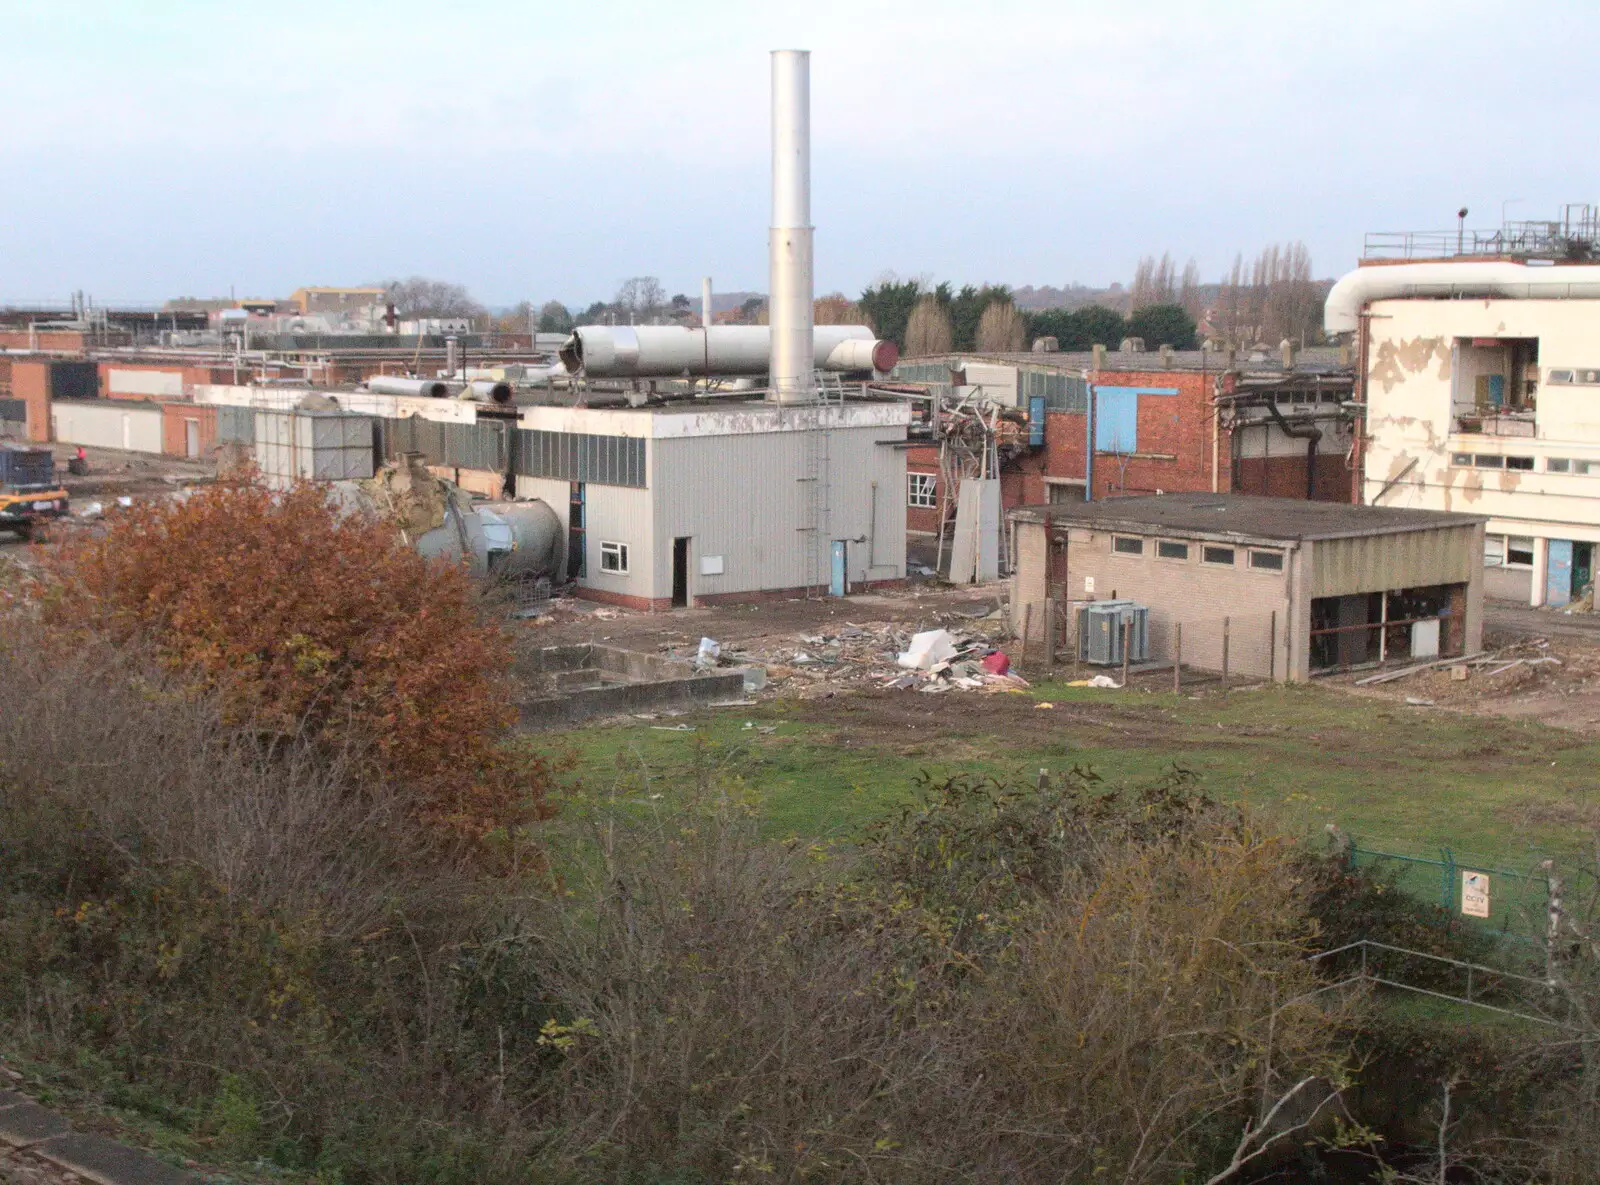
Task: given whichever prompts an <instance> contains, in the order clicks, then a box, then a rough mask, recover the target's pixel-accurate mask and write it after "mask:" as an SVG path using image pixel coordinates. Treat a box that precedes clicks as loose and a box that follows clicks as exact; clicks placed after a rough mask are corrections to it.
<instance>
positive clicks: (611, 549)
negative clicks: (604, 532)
mask: <svg viewBox="0 0 1600 1185" xmlns="http://www.w3.org/2000/svg"><path fill="white" fill-rule="evenodd" d="M600 570H601V571H602V572H619V573H621V572H626V571H627V570H628V545H627V544H626V543H604V542H602V543H601V544H600Z"/></svg>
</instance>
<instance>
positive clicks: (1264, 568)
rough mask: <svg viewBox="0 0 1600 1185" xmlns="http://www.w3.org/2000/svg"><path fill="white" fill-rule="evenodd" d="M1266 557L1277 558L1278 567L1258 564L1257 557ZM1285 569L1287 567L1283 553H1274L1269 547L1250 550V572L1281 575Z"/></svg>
mask: <svg viewBox="0 0 1600 1185" xmlns="http://www.w3.org/2000/svg"><path fill="white" fill-rule="evenodd" d="M1264 555H1270V556H1275V557H1276V558H1277V560H1278V562H1277V564H1276V565H1272V564H1258V563H1256V557H1257V556H1264ZM1284 567H1285V563H1284V556H1283V552H1281V551H1274V550H1273V549H1271V548H1269V547H1252V548H1251V549H1250V570H1251V571H1253V572H1278V573H1281V572H1282V571H1283V570H1284Z"/></svg>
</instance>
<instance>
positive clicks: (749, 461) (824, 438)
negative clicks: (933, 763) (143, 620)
mask: <svg viewBox="0 0 1600 1185" xmlns="http://www.w3.org/2000/svg"><path fill="white" fill-rule="evenodd" d="M308 393H309V392H308V391H306V390H305V389H303V388H302V389H298V390H290V389H282V388H269V387H229V386H206V385H200V386H197V387H196V398H197V400H199V401H200V402H204V403H212V404H216V405H218V425H219V436H220V437H221V438H222V439H224V440H229V441H234V442H236V443H249V442H251V441H252V440H254V439H255V436H256V434H258V433H259V431H260V427H259V424H260V421H259V420H257V419H256V412H257V411H259V410H263V409H275V410H279V411H286V410H288V409H291V408H295V407H298V406H299V405H300V403H301V401H303V400H304V399H305V398H306V396H307V394H308ZM320 394H321V395H323V396H325V397H326V399H327V400H328V401H329V402H330V403H331V404H332V405H334V406H336V407H338V408H340V409H342V410H344V411H347V412H357V413H360V414H362V415H364V416H369V417H371V418H372V420H373V421H374V423H375V425H376V428H377V432H376V449H377V451H378V452H379V453H380V454H381V456H382V457H383V458H384V459H386V460H388V461H391V462H392V461H396V460H398V459H399V458H400V457H401V456H403V455H405V454H407V453H416V454H420V455H421V456H422V457H423V459H424V460H425V461H426V462H427V464H428V465H430V466H432V467H433V468H434V469H435V470H436V471H441V472H443V473H444V474H445V475H446V476H449V477H451V478H452V479H454V480H456V481H458V482H459V483H460V484H461V485H462V486H463V487H464V488H466V489H468V490H469V491H472V492H474V493H478V494H482V495H485V496H488V497H491V498H500V497H502V496H506V491H507V490H508V489H513V490H514V496H515V497H516V498H519V499H520V498H538V499H540V500H542V501H543V502H545V503H546V504H547V505H549V506H550V508H551V509H552V510H554V511H555V512H556V514H557V515H558V516H560V518H561V520H562V524H563V528H564V529H565V531H566V533H567V551H568V575H569V576H570V577H571V578H572V579H573V580H575V581H576V582H577V584H578V586H579V588H580V589H581V590H582V592H583V593H584V595H587V596H590V597H593V598H595V599H597V600H603V601H609V602H613V603H616V604H622V605H629V606H633V607H636V608H644V609H660V608H666V607H669V606H672V605H692V604H695V603H699V602H712V601H717V600H722V599H730V600H742V599H750V598H751V597H754V596H762V595H774V594H785V595H797V594H800V593H803V592H809V591H818V592H828V591H833V592H837V593H842V592H848V591H851V590H855V589H860V588H862V587H865V586H868V585H872V584H879V583H887V582H893V581H899V580H903V579H904V578H905V575H906V566H905V551H906V531H905V512H904V509H903V505H902V503H903V499H904V496H905V495H904V490H905V482H906V476H905V473H906V470H905V448H904V445H905V441H906V432H907V427H908V425H909V424H910V421H911V414H912V413H911V409H910V407H909V405H907V404H906V403H904V402H902V401H900V400H893V399H889V400H855V399H851V400H838V399H835V400H831V401H826V402H820V403H815V404H803V405H798V406H784V405H780V404H775V403H769V402H766V401H764V400H761V399H760V398H759V397H758V398H753V399H737V400H724V399H718V400H705V399H702V400H694V401H688V402H682V403H667V404H661V405H651V406H645V407H637V408H633V407H623V406H611V407H566V406H550V405H532V406H523V407H518V408H515V409H510V408H502V407H499V406H490V405H486V404H480V403H473V402H463V401H460V400H449V399H427V398H420V397H412V396H403V395H384V394H375V393H372V392H368V391H359V390H350V391H340V390H331V391H325V392H321V393H320ZM897 446H898V447H897Z"/></svg>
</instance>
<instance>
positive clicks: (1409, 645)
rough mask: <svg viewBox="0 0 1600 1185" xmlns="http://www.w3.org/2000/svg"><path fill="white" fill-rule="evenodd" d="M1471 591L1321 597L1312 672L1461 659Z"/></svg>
mask: <svg viewBox="0 0 1600 1185" xmlns="http://www.w3.org/2000/svg"><path fill="white" fill-rule="evenodd" d="M1466 612H1467V586H1466V585H1465V584H1438V585H1430V586H1427V587H1423V588H1403V589H1399V590H1398V591H1390V592H1372V593H1352V594H1349V595H1347V596H1342V597H1317V598H1315V599H1314V600H1313V601H1312V602H1311V671H1312V673H1313V674H1317V673H1328V672H1332V671H1348V670H1354V669H1356V668H1359V667H1370V666H1380V665H1382V664H1385V663H1396V662H1413V661H1416V662H1422V661H1426V660H1427V659H1430V658H1450V657H1453V656H1455V655H1459V654H1462V653H1463V652H1464V649H1465V646H1466V621H1467V616H1466Z"/></svg>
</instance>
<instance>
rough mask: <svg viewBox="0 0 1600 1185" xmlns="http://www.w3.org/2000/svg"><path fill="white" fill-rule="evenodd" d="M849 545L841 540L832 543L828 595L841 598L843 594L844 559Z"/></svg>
mask: <svg viewBox="0 0 1600 1185" xmlns="http://www.w3.org/2000/svg"><path fill="white" fill-rule="evenodd" d="M849 546H850V545H849V544H848V543H847V542H845V540H843V539H835V540H834V541H833V572H832V575H831V578H830V580H829V582H828V594H829V595H830V596H835V597H842V596H844V594H845V557H846V554H847V549H848V548H849Z"/></svg>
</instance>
